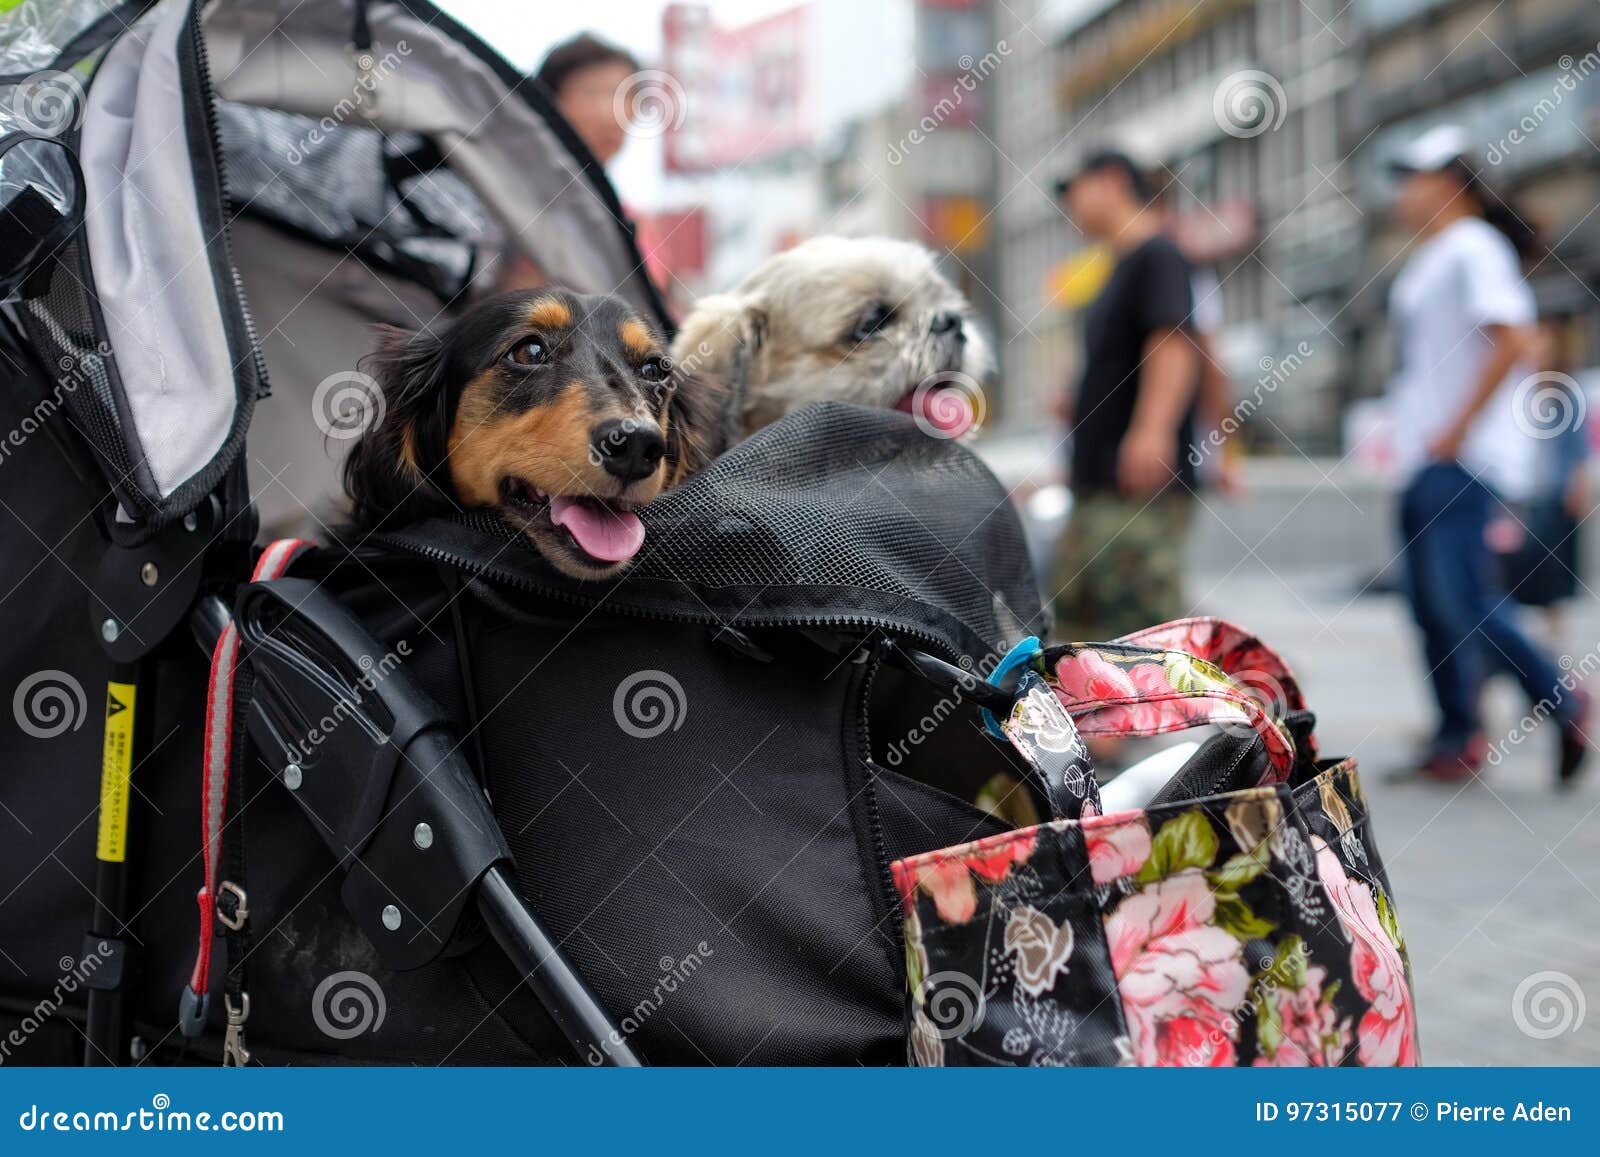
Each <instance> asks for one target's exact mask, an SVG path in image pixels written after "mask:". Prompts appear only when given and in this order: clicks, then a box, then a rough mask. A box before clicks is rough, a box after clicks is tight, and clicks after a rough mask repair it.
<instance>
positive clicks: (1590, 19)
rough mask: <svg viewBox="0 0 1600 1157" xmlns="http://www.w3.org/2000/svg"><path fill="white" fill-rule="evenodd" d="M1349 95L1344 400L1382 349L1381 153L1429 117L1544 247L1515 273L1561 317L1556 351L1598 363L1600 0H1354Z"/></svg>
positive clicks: (1377, 383)
mask: <svg viewBox="0 0 1600 1157" xmlns="http://www.w3.org/2000/svg"><path fill="white" fill-rule="evenodd" d="M1354 14H1355V18H1356V24H1357V29H1358V32H1359V36H1360V40H1359V52H1360V56H1361V62H1362V63H1361V73H1362V77H1363V83H1362V86H1361V91H1362V98H1363V99H1362V100H1361V102H1360V104H1359V106H1358V116H1357V119H1356V120H1355V121H1354V122H1353V123H1352V124H1351V125H1349V126H1348V136H1347V140H1346V142H1345V145H1344V147H1345V148H1346V149H1348V150H1353V151H1354V152H1355V154H1356V158H1355V160H1354V162H1353V164H1354V165H1355V168H1356V171H1357V175H1358V176H1357V189H1356V199H1357V201H1358V203H1359V204H1360V206H1361V209H1362V212H1363V221H1364V224H1365V229H1364V232H1363V248H1362V254H1361V266H1362V268H1361V275H1360V281H1359V283H1358V285H1357V286H1356V288H1355V291H1354V292H1353V294H1352V300H1351V302H1350V306H1349V309H1348V313H1347V319H1348V325H1349V328H1350V331H1351V333H1350V337H1349V341H1350V344H1351V346H1352V348H1353V349H1354V350H1355V360H1354V365H1353V374H1352V381H1351V393H1352V396H1353V398H1359V397H1363V396H1372V395H1375V394H1377V393H1378V392H1379V391H1380V390H1381V389H1382V386H1383V380H1384V378H1385V376H1386V375H1387V373H1388V371H1389V362H1390V358H1391V356H1392V355H1391V351H1390V348H1389V342H1388V340H1387V334H1386V333H1385V326H1384V325H1383V307H1384V300H1385V297H1386V295H1387V291H1388V287H1389V284H1390V282H1391V281H1392V280H1393V277H1394V273H1395V272H1396V269H1397V267H1398V265H1399V262H1398V261H1397V260H1396V256H1397V254H1398V253H1399V252H1400V250H1401V245H1402V238H1401V237H1399V236H1398V235H1397V234H1396V232H1395V230H1394V229H1393V228H1392V227H1391V226H1390V224H1389V223H1388V220H1387V216H1386V214H1385V212H1384V205H1385V203H1386V202H1387V201H1388V199H1389V197H1390V196H1391V195H1392V192H1393V187H1392V179H1391V178H1390V176H1389V175H1388V174H1387V173H1386V172H1385V170H1384V163H1383V162H1384V160H1385V158H1386V157H1388V156H1391V155H1392V154H1393V152H1394V149H1395V148H1396V147H1398V145H1399V144H1400V143H1401V142H1403V141H1405V140H1408V139H1410V138H1412V137H1414V136H1416V135H1417V134H1418V133H1420V132H1422V131H1424V130H1426V129H1428V128H1430V127H1432V126H1434V125H1437V124H1442V123H1455V124H1460V125H1462V126H1464V127H1465V128H1466V130H1467V132H1468V133H1469V134H1470V135H1471V136H1472V138H1473V139H1474V140H1476V141H1478V142H1479V150H1480V154H1481V156H1480V160H1481V161H1482V170H1481V172H1482V176H1483V177H1484V179H1485V180H1486V181H1487V182H1489V184H1491V185H1492V186H1493V187H1495V188H1497V189H1499V190H1500V191H1501V192H1503V193H1506V194H1508V195H1510V197H1511V198H1512V200H1513V201H1514V203H1515V204H1516V206H1517V207H1518V209H1519V211H1520V212H1522V213H1523V214H1524V215H1525V216H1526V217H1527V218H1528V220H1529V221H1530V223H1532V224H1534V225H1536V226H1538V227H1539V229H1540V231H1541V233H1542V234H1543V236H1544V239H1545V241H1546V242H1547V243H1548V244H1549V246H1550V251H1549V254H1548V255H1547V256H1545V257H1544V258H1542V259H1540V260H1537V261H1535V262H1533V263H1532V264H1531V266H1530V270H1529V276H1530V281H1531V283H1532V286H1533V289H1534V292H1535V295H1536V297H1537V299H1538V301H1539V306H1540V309H1541V311H1542V312H1544V313H1545V314H1546V315H1547V316H1548V315H1553V314H1560V315H1563V316H1564V317H1565V318H1566V321H1565V323H1564V326H1565V329H1566V330H1567V342H1566V346H1567V350H1566V354H1565V356H1566V358H1567V359H1569V360H1570V362H1571V365H1572V366H1573V367H1574V368H1576V367H1582V366H1593V365H1594V364H1596V363H1597V362H1600V298H1597V296H1596V294H1597V293H1600V212H1597V211H1596V209H1597V206H1600V155H1597V154H1600V143H1597V142H1600V4H1595V3H1594V2H1593V0H1504V2H1503V3H1496V2H1494V0H1357V2H1356V4H1355V5H1354Z"/></svg>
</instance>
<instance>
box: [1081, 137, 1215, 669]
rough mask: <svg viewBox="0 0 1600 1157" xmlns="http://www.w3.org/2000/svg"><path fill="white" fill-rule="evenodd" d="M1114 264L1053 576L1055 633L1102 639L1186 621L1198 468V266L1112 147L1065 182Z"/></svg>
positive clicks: (1091, 347)
mask: <svg viewBox="0 0 1600 1157" xmlns="http://www.w3.org/2000/svg"><path fill="white" fill-rule="evenodd" d="M1058 191H1059V193H1060V194H1061V196H1062V199H1063V201H1064V204H1065V207H1066V210H1067V213H1068V214H1069V215H1070V216H1071V218H1072V220H1073V221H1074V222H1075V223H1076V224H1077V226H1078V228H1079V229H1081V230H1082V231H1083V233H1084V235H1085V236H1087V237H1088V238H1089V239H1090V240H1092V241H1096V242H1099V243H1101V244H1103V245H1105V246H1107V247H1108V248H1109V249H1110V250H1111V252H1112V254H1113V255H1114V256H1115V258H1116V265H1115V267H1114V268H1113V269H1112V271H1111V274H1110V276H1109V277H1108V278H1107V280H1106V283H1105V285H1104V287H1103V288H1102V289H1101V291H1100V293H1099V295H1098V296H1097V297H1096V298H1095V300H1094V301H1093V302H1092V303H1090V305H1089V306H1088V308H1087V309H1086V310H1085V312H1084V318H1083V373H1082V376H1081V378H1080V379H1079V382H1078V389H1077V393H1076V396H1075V397H1074V398H1073V400H1072V403H1071V411H1070V413H1071V427H1072V452H1071V465H1070V473H1071V482H1072V491H1073V506H1072V515H1071V518H1070V520H1069V521H1068V523H1067V528H1066V531H1065V533H1064V534H1063V535H1062V537H1061V541H1060V544H1059V546H1058V548H1057V556H1056V566H1055V573H1054V577H1053V585H1054V586H1055V616H1056V637H1057V638H1059V639H1065V640H1072V639H1105V638H1111V637H1113V636H1116V635H1120V634H1125V633H1127V632H1129V631H1133V630H1137V629H1138V628H1140V627H1147V626H1150V625H1152V624H1154V623H1159V622H1163V621H1165V620H1168V619H1173V618H1178V617H1180V616H1182V615H1183V614H1184V613H1185V612H1186V611H1187V609H1188V607H1187V604H1186V603H1185V602H1184V598H1183V565H1184V557H1183V556H1184V545H1185V542H1186V540H1187V538H1188V528H1189V522H1190V517H1191V507H1192V505H1193V501H1192V491H1193V488H1194V486H1195V467H1194V463H1193V461H1191V453H1190V451H1191V449H1192V444H1193V441H1194V408H1195V390H1196V387H1197V385H1198V383H1199V379H1200V355H1199V353H1198V351H1197V349H1196V347H1195V344H1194V342H1193V340H1192V336H1193V331H1194V318H1193V312H1194V292H1193V289H1192V284H1191V271H1190V268H1189V263H1188V262H1187V261H1186V260H1185V259H1184V257H1183V254H1182V253H1181V252H1179V250H1178V247H1177V246H1176V245H1174V244H1173V242H1172V239H1171V238H1169V237H1168V236H1167V235H1166V234H1165V233H1164V232H1163V230H1162V220H1161V216H1160V213H1159V211H1158V210H1157V209H1156V208H1154V207H1153V206H1152V205H1151V200H1152V190H1151V187H1150V181H1149V179H1148V178H1147V177H1146V176H1145V174H1144V172H1143V171H1142V170H1140V168H1139V167H1138V166H1137V165H1135V164H1134V162H1133V161H1132V160H1131V159H1130V158H1128V157H1127V156H1126V155H1124V154H1122V153H1118V152H1113V151H1103V152H1097V153H1095V154H1093V155H1091V156H1090V157H1088V158H1087V159H1086V160H1085V162H1084V164H1083V166H1082V167H1081V169H1080V170H1079V171H1078V172H1077V174H1076V175H1075V176H1073V177H1072V178H1071V179H1070V180H1069V181H1064V182H1062V183H1061V185H1060V186H1059V187H1058Z"/></svg>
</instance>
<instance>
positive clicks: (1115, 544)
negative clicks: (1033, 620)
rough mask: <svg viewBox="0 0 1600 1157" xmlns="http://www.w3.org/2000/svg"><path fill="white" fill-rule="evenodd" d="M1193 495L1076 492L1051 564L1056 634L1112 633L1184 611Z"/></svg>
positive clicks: (1066, 638) (1081, 637) (1062, 637)
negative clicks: (1186, 548) (1131, 495)
mask: <svg viewBox="0 0 1600 1157" xmlns="http://www.w3.org/2000/svg"><path fill="white" fill-rule="evenodd" d="M1192 508H1193V502H1192V500H1191V499H1190V498H1189V496H1188V495H1187V494H1171V493H1168V494H1162V495H1159V496H1158V497H1156V498H1154V499H1142V498H1140V499H1130V498H1122V497H1120V496H1118V495H1115V494H1087V495H1082V496H1080V497H1079V498H1078V499H1077V501H1076V502H1074V504H1073V507H1072V517H1071V519H1070V520H1069V521H1068V523H1067V528H1066V530H1065V531H1064V532H1063V533H1062V535H1061V541H1060V542H1059V543H1058V544H1057V546H1056V558H1055V566H1054V567H1053V568H1052V571H1051V588H1052V589H1051V591H1050V592H1049V593H1050V594H1051V595H1052V596H1053V602H1054V605H1055V630H1054V633H1053V635H1052V638H1054V639H1055V640H1056V641H1057V642H1077V641H1091V640H1105V639H1114V638H1116V637H1117V636H1118V635H1125V634H1128V633H1129V632H1131V631H1137V630H1139V629H1140V628H1142V627H1149V626H1153V625H1155V624H1156V623H1164V622H1167V621H1168V620H1170V619H1176V618H1181V617H1182V616H1183V615H1186V614H1188V613H1189V610H1190V608H1189V605H1188V603H1187V602H1185V600H1184V597H1183V567H1184V546H1185V543H1186V542H1187V540H1188V531H1189V521H1190V516H1191V513H1192Z"/></svg>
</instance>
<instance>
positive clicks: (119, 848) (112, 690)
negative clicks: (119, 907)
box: [94, 683, 135, 864]
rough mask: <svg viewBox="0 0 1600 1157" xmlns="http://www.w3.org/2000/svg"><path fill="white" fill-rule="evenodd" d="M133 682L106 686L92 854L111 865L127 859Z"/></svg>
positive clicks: (131, 763)
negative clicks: (97, 817) (96, 829)
mask: <svg viewBox="0 0 1600 1157" xmlns="http://www.w3.org/2000/svg"><path fill="white" fill-rule="evenodd" d="M134 690H135V688H134V685H133V684H132V683H107V684H106V742H105V749H104V752H103V754H102V757H101V760H100V835H99V840H98V841H97V843H96V845H95V853H94V854H95V855H96V856H98V857H99V858H100V859H102V860H107V861H109V862H111V863H113V864H120V863H122V861H123V860H125V859H127V856H128V784H129V781H130V780H131V778H132V776H133V693H134Z"/></svg>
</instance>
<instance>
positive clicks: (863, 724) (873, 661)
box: [856, 640, 905, 984]
mask: <svg viewBox="0 0 1600 1157" xmlns="http://www.w3.org/2000/svg"><path fill="white" fill-rule="evenodd" d="M884 650H885V647H884V644H883V641H882V640H876V641H874V642H873V643H872V644H871V645H870V646H869V647H868V648H867V669H866V671H864V672H863V673H862V676H861V689H860V694H859V695H858V696H857V699H856V743H857V745H858V746H857V751H856V756H857V759H858V760H859V761H860V764H861V769H862V772H863V774H864V776H865V779H864V781H863V784H862V794H863V796H864V797H865V799H866V806H865V807H864V808H863V809H862V811H863V813H864V814H865V816H866V820H867V838H868V841H869V842H870V843H871V845H872V860H873V864H874V865H875V866H876V868H877V876H878V891H879V894H880V895H881V896H882V898H883V903H884V917H885V918H886V919H887V920H888V922H889V923H890V925H891V926H892V929H893V935H891V936H890V937H889V963H890V967H892V968H893V969H894V973H895V975H896V976H897V977H900V981H901V983H902V984H903V983H904V980H905V978H904V976H902V975H901V973H902V972H903V970H904V960H905V957H904V954H903V952H902V951H901V938H902V937H903V936H904V934H905V931H904V928H903V927H902V921H903V917H902V915H901V912H900V896H899V892H898V890H897V889H896V888H895V886H894V872H893V871H891V870H890V868H889V840H888V837H887V836H885V835H884V834H883V812H882V810H881V809H880V807H879V805H878V765H877V764H876V763H875V762H873V759H872V723H871V721H870V716H871V706H872V689H873V687H874V685H876V683H877V679H878V671H879V670H880V669H881V667H882V666H883V657H884Z"/></svg>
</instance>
